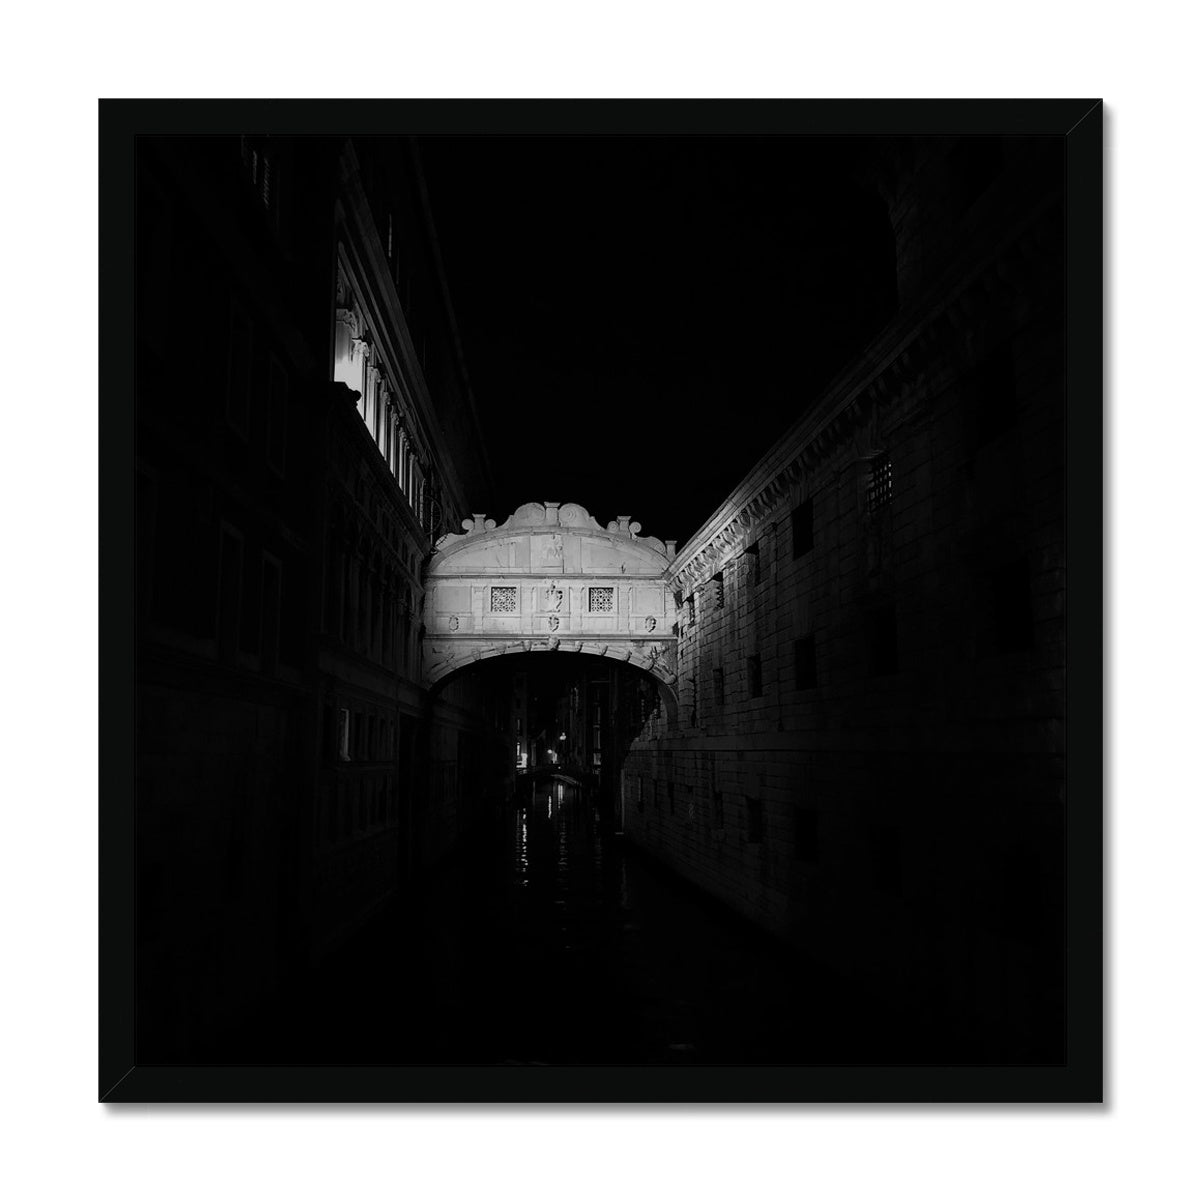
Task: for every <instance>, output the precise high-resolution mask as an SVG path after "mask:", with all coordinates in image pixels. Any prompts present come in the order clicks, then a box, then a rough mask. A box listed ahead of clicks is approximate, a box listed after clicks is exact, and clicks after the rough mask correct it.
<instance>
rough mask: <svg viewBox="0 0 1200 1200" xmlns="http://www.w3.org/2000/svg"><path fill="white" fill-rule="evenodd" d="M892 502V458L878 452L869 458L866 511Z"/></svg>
mask: <svg viewBox="0 0 1200 1200" xmlns="http://www.w3.org/2000/svg"><path fill="white" fill-rule="evenodd" d="M891 502H892V460H891V459H890V458H889V457H888V456H887V455H886V454H880V455H878V456H877V457H875V458H873V459H872V460H871V474H870V476H869V477H868V479H867V511H868V512H878V511H879V510H880V509H881V508H886V507H887V506H888V505H889V504H891Z"/></svg>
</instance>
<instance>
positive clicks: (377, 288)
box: [136, 136, 511, 1061]
mask: <svg viewBox="0 0 1200 1200" xmlns="http://www.w3.org/2000/svg"><path fill="white" fill-rule="evenodd" d="M137 170H138V184H137V206H138V208H137V214H136V221H137V328H138V358H137V370H138V374H137V396H136V403H137V482H138V488H137V496H138V511H137V547H138V554H137V563H138V592H137V596H138V605H137V613H136V618H137V622H138V667H137V674H138V692H137V694H138V759H137V782H138V810H137V815H138V827H137V855H138V963H139V979H138V989H139V991H138V994H139V1015H138V1036H139V1060H140V1061H155V1060H158V1061H161V1060H162V1059H164V1058H176V1059H178V1058H180V1057H181V1056H182V1057H187V1056H189V1055H199V1056H203V1055H204V1054H205V1053H207V1052H208V1050H209V1049H211V1047H212V1046H213V1045H216V1044H217V1043H218V1042H219V1038H220V1035H221V1030H222V1029H223V1028H225V1027H226V1026H227V1025H228V1024H229V1023H230V1022H232V1021H235V1020H236V1019H237V1017H238V1015H239V1014H240V1013H241V1012H242V1011H244V1010H247V1009H248V1008H251V1007H253V1006H254V1005H256V1004H258V1003H260V1002H261V1001H262V1000H263V998H264V997H268V996H271V995H272V994H282V993H281V991H280V989H281V988H282V985H283V984H284V983H285V981H286V980H288V979H289V978H291V977H292V976H294V975H295V974H296V973H298V972H301V971H302V970H303V969H304V966H305V964H307V963H308V962H309V961H311V960H312V959H313V958H314V957H316V956H319V955H321V954H322V953H324V952H325V951H326V950H327V949H329V948H330V947H332V946H334V945H336V944H337V943H338V942H339V941H340V940H341V939H343V938H344V937H345V936H346V935H347V934H348V933H349V932H350V931H352V930H353V929H354V928H356V927H357V926H358V925H360V924H361V923H362V922H363V921H364V920H365V918H366V917H367V916H368V915H369V914H370V913H371V912H372V911H373V910H374V909H375V908H376V907H378V906H379V905H380V904H381V903H382V902H383V901H384V900H386V899H387V898H388V897H389V896H390V895H392V894H394V893H395V891H396V889H397V888H398V886H400V885H401V884H402V883H403V882H404V881H405V880H407V879H408V878H409V877H410V876H411V874H412V873H413V872H414V871H415V870H417V869H419V868H420V867H421V866H422V865H423V864H427V863H429V862H431V861H433V860H435V859H437V858H438V857H439V856H441V855H443V854H444V853H445V851H446V850H447V849H448V848H449V846H450V845H452V844H453V842H454V840H455V839H456V838H457V837H458V835H459V834H460V833H461V831H462V829H463V828H464V826H465V825H466V824H467V823H469V820H470V818H471V815H472V813H473V811H474V810H475V808H476V807H477V806H478V805H480V804H482V803H484V801H485V799H486V798H488V797H492V798H494V795H495V791H496V789H497V788H502V787H503V786H504V778H505V773H506V772H508V771H509V770H510V769H511V768H510V764H509V761H508V759H509V756H508V754H507V752H506V751H507V736H506V735H505V734H504V733H503V728H504V724H505V721H506V719H507V718H506V717H505V718H504V720H502V719H501V714H504V713H506V708H505V706H504V705H501V704H499V703H498V702H497V703H490V702H489V701H488V699H487V697H486V696H485V690H486V689H485V686H484V685H483V684H482V683H481V682H480V681H478V680H463V681H457V682H456V683H455V684H453V685H451V686H449V687H447V688H445V689H443V690H442V691H441V692H440V693H439V695H438V696H437V698H436V699H434V698H431V697H430V695H429V692H428V689H426V687H425V686H424V685H423V683H422V681H421V673H420V658H421V648H420V624H421V606H422V595H423V590H422V580H421V571H422V564H423V562H424V560H425V559H426V557H427V556H428V554H429V551H430V547H431V545H432V543H433V541H435V540H436V539H437V537H438V536H440V534H441V533H442V532H444V530H445V528H446V513H447V512H450V511H460V510H466V511H470V510H471V509H473V508H477V507H480V505H481V504H483V503H486V501H487V499H488V488H489V486H490V485H489V475H488V465H487V461H486V456H485V453H484V451H483V449H482V440H481V438H480V437H479V436H478V432H477V426H476V419H475V414H474V409H473V402H472V399H471V395H470V388H469V384H468V382H467V377H466V372H465V368H464V367H463V366H462V363H461V359H460V357H459V355H458V352H457V340H456V333H455V329H454V319H453V314H452V311H451V309H450V306H449V301H448V297H447V295H446V290H445V287H444V283H443V280H442V276H441V272H440V266H439V263H438V261H437V255H436V251H435V250H434V248H433V240H432V237H431V230H432V226H431V223H430V216H429V213H428V211H427V208H426V207H425V205H424V200H423V186H422V184H421V179H420V171H419V166H418V164H417V162H416V159H415V156H414V155H413V153H412V151H411V147H410V146H409V144H408V143H407V142H405V141H403V140H402V139H386V140H385V139H377V140H370V139H359V140H358V141H351V140H346V139H328V138H278V137H258V136H244V137H237V136H234V137H211V138H174V139H172V138H155V139H149V138H146V139H141V140H140V142H139V149H138V163H137ZM468 481H469V486H468ZM501 738H504V740H503V741H501V740H500V739H501Z"/></svg>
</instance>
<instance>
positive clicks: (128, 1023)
mask: <svg viewBox="0 0 1200 1200" xmlns="http://www.w3.org/2000/svg"><path fill="white" fill-rule="evenodd" d="M1102 122H1103V106H1102V103H1101V101H1099V100H1090V99H1083V100H989V101H952V100H944V101H932V100H930V101H924V100H923V101H898V100H897V101H860V102H848V101H780V102H765V101H738V100H723V101H660V102H650V101H646V102H624V101H553V102H551V101H500V102H465V101H464V102H457V101H456V102H451V101H396V102H358V101H339V100H329V101H321V100H313V101H278V102H273V101H161V102H159V101H126V100H102V101H101V102H100V105H99V147H100V179H99V183H100V192H99V215H100V330H99V345H100V370H101V375H100V395H101V408H100V414H101V420H100V484H101V490H100V530H101V537H100V548H101V559H100V562H101V567H100V582H101V589H100V627H101V642H100V688H101V691H100V697H101V704H100V714H101V715H100V764H101V770H100V814H99V817H100V844H99V856H100V888H99V945H100V988H99V1006H100V1011H99V1016H100V1042H99V1080H98V1097H99V1099H100V1100H101V1101H102V1102H105V1103H127V1102H148V1101H149V1102H167V1101H170V1102H177V1101H213V1102H217V1101H221V1102H226V1101H253V1102H280V1101H305V1102H308V1101H322V1102H410V1103H411V1102H419V1103H440V1102H537V1103H545V1102H556V1103H563V1102H566V1103H623V1104H628V1103H638V1102H662V1103H683V1102H695V1101H704V1102H718V1103H747V1102H790V1103H795V1102H923V1103H929V1102H937V1103H1009V1102H1021V1103H1029V1102H1047V1103H1048V1102H1054V1103H1089V1104H1091V1103H1098V1102H1100V1101H1101V1100H1102V1099H1103V1096H1104V1086H1103V1081H1104V1053H1103V1050H1104V1005H1103V990H1104V989H1103V968H1104V962H1103V947H1104V941H1103V920H1102V918H1103V899H1102V897H1103V893H1102V887H1103V861H1104V860H1103V827H1104V800H1103V783H1104V781H1103V778H1102V757H1101V742H1102V732H1103V731H1102V683H1103V679H1102V605H1101V594H1102V593H1101V586H1102V575H1101V569H1102V503H1101V487H1102V475H1101V463H1102V454H1101V448H1102V421H1103V404H1102V388H1103V380H1102V351H1101V347H1102V312H1103V265H1102V246H1103V238H1102V235H1103V186H1102V136H1101V131H1102ZM247 124H250V125H254V126H255V127H266V126H268V125H271V126H272V127H273V128H280V129H282V130H285V131H297V132H308V133H314V134H316V133H336V132H343V131H346V130H348V129H354V130H361V131H363V132H387V131H390V130H394V129H396V128H404V129H407V130H411V131H414V132H427V133H439V132H446V133H453V132H462V131H466V130H469V131H470V132H472V133H477V134H503V133H511V132H516V131H521V132H546V133H551V132H553V133H580V134H583V133H587V132H604V133H609V134H621V133H625V132H629V133H632V132H637V133H646V132H663V133H676V134H687V133H705V134H729V135H737V134H739V133H743V134H744V133H751V132H752V133H756V134H771V133H789V134H796V133H811V134H827V135H831V136H846V137H852V136H859V135H866V134H872V135H878V136H889V135H904V134H917V133H919V134H944V135H951V134H1009V135H1030V136H1041V137H1049V138H1058V139H1061V140H1062V141H1063V143H1064V145H1065V149H1066V154H1065V164H1066V169H1065V181H1064V183H1065V187H1064V194H1065V211H1066V227H1067V238H1066V270H1067V289H1066V355H1067V361H1066V389H1067V413H1068V423H1067V443H1066V455H1067V471H1066V481H1067V484H1066V487H1067V496H1066V503H1067V516H1066V537H1067V542H1068V545H1069V547H1070V557H1071V598H1072V599H1071V604H1070V606H1069V608H1068V611H1067V617H1066V620H1067V640H1068V645H1069V648H1070V670H1069V673H1068V676H1067V689H1068V714H1069V730H1070V736H1069V738H1068V739H1067V751H1066V753H1067V777H1068V779H1069V787H1070V803H1069V807H1068V814H1069V819H1068V822H1067V871H1066V881H1067V907H1066V912H1067V946H1068V954H1067V957H1066V964H1067V966H1066V970H1067V991H1066V995H1067V1011H1066V1026H1067V1061H1066V1063H1065V1064H1064V1065H1063V1066H1061V1067H1019V1066H1018V1067H990V1066H978V1067H976V1066H970V1065H962V1066H954V1067H941V1066H922V1065H920V1064H914V1065H911V1066H888V1067H866V1066H852V1067H826V1066H821V1067H793V1066H778V1067H706V1066H672V1067H567V1066H562V1067H558V1066H550V1067H531V1066H488V1067H465V1066H452V1067H438V1068H431V1067H390V1066H377V1067H350V1066H346V1067H333V1066H311V1065H305V1064H303V1063H295V1064H292V1065H290V1066H287V1067H258V1068H253V1067H245V1066H227V1067H213V1066H206V1067H195V1066H148V1065H144V1064H139V1062H138V1061H137V1057H136V1051H135V1025H134V1003H133V1001H134V987H133V978H134V966H135V957H136V948H135V941H134V907H135V895H134V886H135V871H134V865H135V839H136V836H137V829H136V822H135V787H134V779H135V762H136V760H135V738H134V720H133V713H134V687H135V674H134V659H135V645H134V629H133V623H132V620H131V617H130V612H131V596H132V591H133V578H134V542H133V519H132V513H133V512H134V504H135V500H134V494H133V479H134V474H133V469H132V468H133V443H134V406H133V404H132V403H131V402H130V398H131V397H132V396H133V395H134V389H135V380H134V363H133V352H132V345H133V320H134V318H133V305H132V303H131V297H132V295H133V279H132V271H133V267H132V264H133V247H134V238H135V212H134V200H133V187H134V184H133V177H134V171H133V162H134V145H135V139H136V138H137V137H138V136H139V135H142V134H148V133H217V132H221V133H234V132H237V131H239V130H240V129H242V128H244V127H245V126H246V125H247Z"/></svg>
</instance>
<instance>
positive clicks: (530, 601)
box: [423, 502, 675, 689]
mask: <svg viewBox="0 0 1200 1200" xmlns="http://www.w3.org/2000/svg"><path fill="white" fill-rule="evenodd" d="M462 528H463V531H464V532H462V533H448V534H445V535H444V536H443V537H441V538H440V539H439V540H438V543H437V546H436V548H435V553H434V556H433V559H432V561H431V562H430V565H429V569H428V572H427V575H426V593H425V638H424V647H425V648H424V664H423V665H424V671H425V677H426V680H427V681H428V682H429V683H431V684H432V683H436V682H437V681H438V680H439V679H441V678H443V677H444V676H446V675H449V674H451V673H452V672H454V671H456V670H458V669H459V668H461V667H464V666H467V665H469V664H470V663H472V662H478V661H479V660H480V659H482V658H492V657H495V656H496V655H498V654H517V653H522V654H527V653H539V652H545V653H550V652H555V651H557V652H558V653H564V652H565V653H580V652H581V653H584V654H594V655H600V656H606V657H608V658H611V659H615V660H617V661H620V662H628V663H630V664H631V665H632V666H635V667H639V668H641V669H642V670H644V671H646V672H648V673H650V674H651V675H653V676H654V678H655V679H656V680H657V681H658V682H659V683H660V684H661V685H662V686H664V687H667V688H668V689H671V688H672V685H673V684H674V682H675V673H674V664H675V637H674V635H673V634H672V633H671V631H670V630H671V620H672V619H673V616H674V601H673V599H672V598H671V596H670V594H669V589H668V582H667V580H668V574H669V571H670V567H671V560H672V559H673V558H674V557H675V543H674V542H661V541H659V540H658V538H653V537H642V536H640V532H641V526H640V525H639V524H638V523H637V522H636V521H634V522H631V521H630V519H629V518H628V517H624V516H623V517H619V518H618V519H617V520H616V521H611V522H609V524H608V526H607V527H604V526H602V525H601V524H600V523H599V522H598V521H597V520H596V519H595V518H594V517H592V516H591V515H590V514H589V513H588V511H587V510H586V509H585V508H584V507H583V506H582V505H579V504H561V505H560V504H557V503H553V502H548V503H546V504H536V503H531V504H523V505H521V507H520V508H518V509H517V510H516V512H514V513H513V514H512V515H511V516H510V517H508V518H507V520H505V521H504V522H502V523H500V524H497V522H496V521H494V520H491V519H489V518H488V516H487V514H486V513H474V514H472V515H471V516H470V517H467V518H466V519H465V520H464V521H463V522H462ZM498 589H505V590H504V591H503V592H500V591H499V590H498ZM591 589H604V590H603V591H600V590H597V591H596V592H592V590H591Z"/></svg>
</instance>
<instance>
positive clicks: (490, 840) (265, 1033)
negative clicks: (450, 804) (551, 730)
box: [238, 783, 886, 1064]
mask: <svg viewBox="0 0 1200 1200" xmlns="http://www.w3.org/2000/svg"><path fill="white" fill-rule="evenodd" d="M301 992H302V995H301V996H300V997H298V998H297V999H296V1000H295V1002H294V1004H289V1005H288V1006H287V1011H284V1012H276V1013H275V1014H274V1017H273V1019H272V1020H270V1021H269V1022H266V1023H265V1024H264V1025H263V1026H262V1027H256V1029H255V1030H253V1031H250V1030H246V1031H243V1036H244V1039H245V1042H246V1044H245V1045H244V1046H242V1049H241V1052H240V1053H239V1054H238V1057H242V1054H246V1055H247V1056H248V1057H253V1058H257V1059H259V1060H260V1061H270V1060H272V1059H276V1060H280V1061H292V1062H300V1061H307V1062H340V1063H376V1064H391V1063H413V1064H416V1063H429V1064H433V1063H548V1064H567V1063H571V1064H625V1063H628V1064H654V1063H673V1062H678V1063H787V1062H793V1063H796V1062H799V1063H805V1062H807V1063H816V1062H836V1061H849V1060H858V1061H862V1058H863V1056H864V1054H866V1055H867V1056H868V1057H869V1056H870V1046H871V1043H872V1042H873V1041H874V1040H875V1038H874V1037H873V1036H872V1034H873V1033H883V1032H884V1031H882V1030H881V1029H880V1027H879V1020H878V1008H877V1006H876V1015H875V1017H874V1019H872V1018H871V1017H869V1016H868V1015H867V1013H866V1012H865V1011H864V1012H863V1014H862V1017H861V1018H860V1017H859V1015H858V1012H859V1009H860V1008H862V1007H863V1005H862V998H861V997H858V996H856V994H855V991H854V989H852V988H849V987H845V986H843V985H841V984H839V983H838V982H837V981H835V980H832V979H830V978H828V977H826V976H822V975H820V974H818V973H817V972H815V971H814V970H813V969H812V968H811V967H807V966H806V965H805V964H804V963H803V962H802V961H800V960H799V959H797V958H796V957H795V956H794V955H793V954H791V953H790V952H789V951H788V950H787V949H786V948H785V947H783V946H782V945H780V944H778V943H776V942H775V941H774V940H773V939H770V938H768V937H767V936H765V935H764V934H762V933H760V932H759V931H758V930H756V929H755V928H754V927H753V926H751V925H750V924H749V923H747V922H745V921H743V920H742V919H741V918H739V917H737V916H736V915H734V914H732V913H730V912H728V911H727V910H725V909H724V908H722V907H721V906H719V905H717V904H716V903H715V902H713V901H711V900H710V899H709V898H707V897H706V896H704V895H703V894H702V893H701V892H699V891H697V890H696V889H694V888H692V887H691V886H690V885H688V884H686V883H684V882H682V881H680V880H678V879H677V878H675V877H674V876H673V875H671V874H669V873H667V872H666V871H665V870H663V868H661V867H660V866H658V865H657V864H655V863H653V862H652V861H650V860H648V859H646V858H644V857H643V856H642V855H641V854H639V853H638V852H637V851H636V850H635V849H633V848H632V847H630V846H628V845H627V844H626V843H625V842H624V839H622V838H621V837H619V836H615V835H614V834H613V832H612V831H611V829H609V828H607V827H606V825H605V824H604V823H603V822H602V821H601V820H600V818H599V815H598V813H597V811H596V810H595V809H594V808H593V806H592V804H591V803H590V802H589V801H588V800H587V799H585V798H584V797H583V796H581V795H580V793H579V792H578V790H577V789H576V788H575V787H574V786H572V785H570V784H564V783H545V784H543V785H541V786H540V787H539V788H538V789H537V791H536V792H535V793H534V795H533V796H532V798H531V799H529V800H527V801H526V803H525V804H524V805H523V806H521V807H518V808H515V810H514V811H512V812H510V813H508V814H507V815H506V816H505V818H504V820H503V821H502V822H499V823H498V825H497V827H496V828H495V829H493V830H492V831H491V833H490V834H489V835H487V836H485V837H482V838H481V839H480V841H479V842H478V843H477V844H475V845H472V846H470V847H467V848H464V849H463V850H462V851H461V852H460V853H458V855H457V856H456V858H455V859H454V861H453V862H452V863H450V864H448V865H447V867H446V868H445V869H444V870H443V871H441V872H439V874H438V875H437V876H436V877H435V878H434V879H433V880H431V881H429V882H428V883H427V885H426V886H425V888H424V890H423V891H422V892H421V894H420V895H419V896H416V897H411V898H408V899H405V900H403V901H397V902H396V903H395V904H393V905H392V906H390V907H389V908H388V909H386V910H385V911H383V912H381V913H380V914H379V915H378V916H377V917H376V918H375V919H374V920H373V921H372V922H371V923H370V924H369V925H368V926H367V927H365V928H364V929H363V930H362V931H361V932H360V933H359V935H358V936H356V937H355V938H354V939H353V941H352V942H350V943H349V944H347V945H346V946H345V947H343V948H342V949H341V950H340V951H339V952H338V953H337V954H336V955H335V956H334V957H333V958H332V959H331V960H330V961H329V962H328V963H327V964H326V965H325V966H324V967H323V968H322V969H321V972H320V974H319V976H318V977H317V978H316V979H314V980H313V981H311V985H310V986H308V987H305V988H303V989H301ZM882 1044H886V1041H885V1042H884V1043H882ZM243 1061H244V1059H243Z"/></svg>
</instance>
